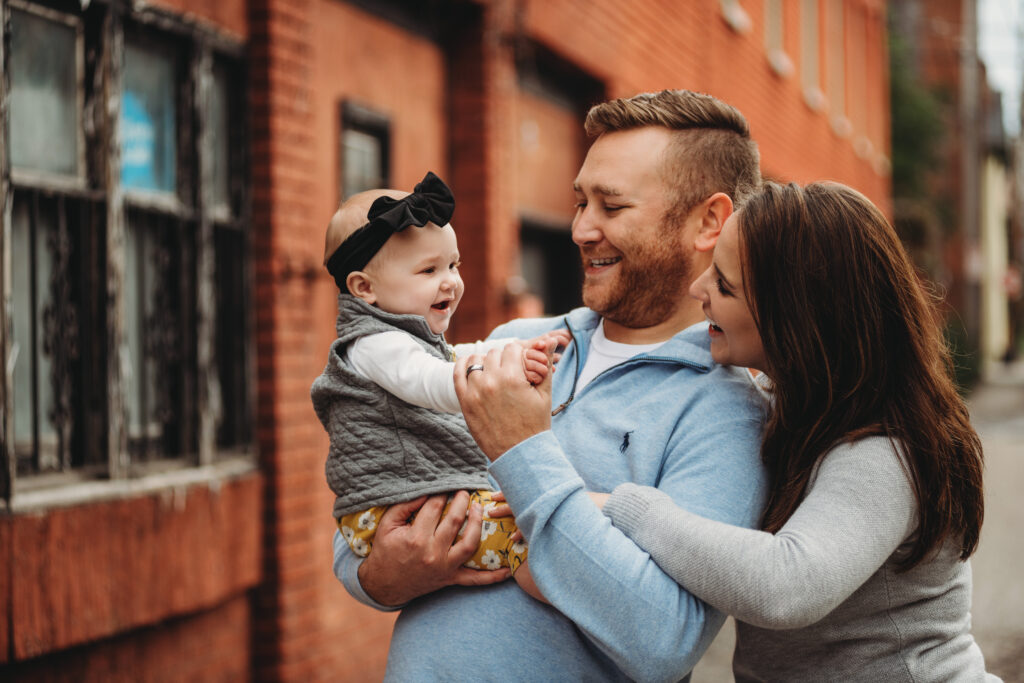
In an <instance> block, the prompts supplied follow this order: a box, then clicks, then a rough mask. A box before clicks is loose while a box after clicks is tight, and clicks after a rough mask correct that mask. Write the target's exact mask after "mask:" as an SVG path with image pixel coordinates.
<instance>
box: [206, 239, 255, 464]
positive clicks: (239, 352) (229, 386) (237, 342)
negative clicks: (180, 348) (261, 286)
mask: <svg viewBox="0 0 1024 683" xmlns="http://www.w3.org/2000/svg"><path fill="white" fill-rule="evenodd" d="M214 244H215V249H216V256H217V274H216V280H215V285H216V286H215V288H214V291H215V292H216V296H217V322H216V325H217V328H216V335H217V346H216V348H217V372H218V375H219V378H220V396H219V397H218V398H219V400H220V405H219V406H215V407H213V409H214V410H215V414H217V415H218V417H219V420H220V421H219V424H218V425H217V445H218V446H221V447H232V446H239V445H242V444H244V443H245V442H246V438H247V436H246V435H247V434H248V432H249V420H248V395H247V390H246V344H245V338H246V335H245V329H246V319H245V306H244V301H245V279H244V274H245V267H244V266H245V239H244V233H243V232H242V231H241V230H235V229H230V228H217V230H216V232H215V233H214ZM217 408H219V410H217Z"/></svg>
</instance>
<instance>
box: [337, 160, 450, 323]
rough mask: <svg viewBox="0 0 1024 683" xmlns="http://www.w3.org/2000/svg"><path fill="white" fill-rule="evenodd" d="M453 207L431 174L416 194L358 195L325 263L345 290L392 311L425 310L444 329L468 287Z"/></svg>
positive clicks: (341, 217) (344, 213) (341, 219)
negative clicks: (461, 272)
mask: <svg viewBox="0 0 1024 683" xmlns="http://www.w3.org/2000/svg"><path fill="white" fill-rule="evenodd" d="M378 200H380V201H378ZM453 208H454V199H452V198H451V193H450V191H449V190H448V188H447V186H445V185H444V182H443V181H441V179H440V178H437V177H436V176H434V175H433V174H431V173H428V174H427V176H426V177H425V178H424V179H423V181H422V182H421V183H420V184H419V185H417V186H416V191H415V192H413V193H412V194H410V193H408V192H400V191H398V190H384V189H380V190H367V191H366V192H360V193H359V194H356V195H353V196H352V197H350V198H349V199H347V200H346V201H345V202H344V203H343V204H342V205H341V207H340V208H339V209H338V211H337V212H336V213H335V214H334V216H333V217H332V218H331V221H330V223H329V224H328V226H327V236H326V239H325V244H324V264H325V265H326V266H327V270H328V271H330V273H331V274H332V275H334V279H335V282H336V283H337V284H338V287H339V288H340V289H341V290H342V291H347V292H348V293H349V294H351V295H353V296H356V297H359V298H360V299H362V300H363V301H365V302H367V303H368V304H372V305H374V306H377V307H378V308H380V309H381V310H383V311H387V312H388V313H398V314H409V313H411V314H414V315H420V316H423V317H424V318H425V319H426V321H427V324H428V325H429V326H430V329H431V331H433V332H434V333H435V334H441V333H443V332H445V331H446V330H447V329H448V325H449V323H450V322H451V318H452V315H453V314H454V313H455V309H456V308H457V307H458V305H459V301H460V300H461V299H462V293H463V289H464V286H463V283H462V278H461V277H460V276H459V247H458V243H457V242H456V239H455V231H454V230H453V229H452V226H451V224H450V223H449V222H448V220H449V219H450V217H451V211H452V209H453ZM370 216H373V218H372V219H371V218H370ZM438 221H443V222H442V223H440V224H438ZM357 233H358V234H357Z"/></svg>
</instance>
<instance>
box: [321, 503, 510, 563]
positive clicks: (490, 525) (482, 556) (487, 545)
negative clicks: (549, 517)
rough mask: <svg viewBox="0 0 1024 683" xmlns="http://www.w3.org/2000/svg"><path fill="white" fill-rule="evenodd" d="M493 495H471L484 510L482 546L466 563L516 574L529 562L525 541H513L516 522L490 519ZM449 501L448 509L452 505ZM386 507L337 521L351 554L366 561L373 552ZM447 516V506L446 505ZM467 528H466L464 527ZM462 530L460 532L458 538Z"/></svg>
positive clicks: (503, 518)
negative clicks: (504, 569) (374, 539)
mask: <svg viewBox="0 0 1024 683" xmlns="http://www.w3.org/2000/svg"><path fill="white" fill-rule="evenodd" d="M492 493H493V492H492V491H470V492H469V498H470V502H471V503H472V502H477V503H479V504H480V506H481V507H482V508H483V513H484V514H483V522H482V528H481V530H480V545H478V546H477V549H476V553H475V554H474V555H473V557H471V558H469V560H468V561H467V562H466V563H465V565H466V566H467V567H471V568H473V569H498V568H500V567H508V568H509V569H510V570H512V573H513V574H514V573H515V572H516V570H517V569H519V566H520V565H521V564H522V563H523V562H524V561H525V560H526V541H517V542H513V541H512V534H514V533H515V532H516V528H517V527H516V523H515V519H514V518H512V517H498V518H491V517H490V516H489V515H488V513H489V512H490V511H491V510H492V509H493V508H494V507H495V506H496V505H498V503H495V502H494V501H493V500H492V499H491V494H492ZM450 504H451V503H450V501H449V505H450ZM387 509H388V508H387V506H377V507H372V508H370V509H369V510H363V511H362V512H353V513H352V514H350V515H345V516H344V517H342V518H341V519H339V520H338V529H340V530H341V535H342V536H344V537H345V540H346V541H347V542H348V545H349V547H350V548H352V552H354V553H355V554H356V555H358V556H360V557H366V556H367V555H369V554H370V550H371V549H372V548H373V537H374V535H375V534H376V533H377V525H378V524H380V518H381V517H383V516H384V511H385V510H387ZM444 509H445V512H447V511H448V505H445V508H444ZM463 526H465V524H463ZM461 535H462V530H461V529H460V530H459V536H461Z"/></svg>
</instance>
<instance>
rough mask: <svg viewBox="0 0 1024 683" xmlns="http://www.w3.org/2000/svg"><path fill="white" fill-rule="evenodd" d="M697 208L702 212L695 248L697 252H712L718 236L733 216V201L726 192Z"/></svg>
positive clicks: (709, 198) (709, 199)
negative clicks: (728, 219)
mask: <svg viewBox="0 0 1024 683" xmlns="http://www.w3.org/2000/svg"><path fill="white" fill-rule="evenodd" d="M697 208H698V210H699V211H700V225H699V226H698V228H697V239H696V240H695V241H694V247H695V248H696V249H697V251H705V252H707V251H711V250H712V249H714V248H715V243H716V242H718V235H719V234H721V232H722V226H723V225H725V221H726V219H727V218H729V216H731V215H732V199H730V198H729V195H727V194H726V193H724V192H716V193H714V194H713V195H711V196H710V197H708V198H707V199H705V200H704V201H703V202H701V204H700V206H699V207H697Z"/></svg>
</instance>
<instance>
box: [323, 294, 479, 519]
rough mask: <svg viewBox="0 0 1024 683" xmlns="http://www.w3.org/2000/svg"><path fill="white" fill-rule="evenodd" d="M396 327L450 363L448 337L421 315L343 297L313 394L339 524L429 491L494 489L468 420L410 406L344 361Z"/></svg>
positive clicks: (344, 295) (328, 480) (340, 296)
mask: <svg viewBox="0 0 1024 683" xmlns="http://www.w3.org/2000/svg"><path fill="white" fill-rule="evenodd" d="M396 329H397V330H401V331H403V332H406V333H408V334H409V335H411V336H412V337H413V338H414V339H416V341H417V342H419V343H420V345H422V346H423V348H424V349H426V350H427V352H428V353H430V354H432V355H434V356H437V357H438V358H441V359H443V360H450V353H449V349H448V345H447V344H446V343H445V341H444V338H443V337H442V336H441V335H439V334H434V333H433V332H431V331H430V327H429V326H428V325H427V321H426V320H424V319H423V317H422V316H417V315H394V314H391V313H385V312H384V311H381V310H380V309H378V308H375V307H374V306H371V305H369V304H367V303H365V302H364V301H362V300H361V299H358V298H356V297H354V296H351V295H349V294H341V295H339V296H338V320H337V332H338V338H337V339H336V340H335V342H334V343H333V344H332V345H331V350H330V354H329V356H328V358H327V367H326V368H324V371H323V374H321V375H320V376H319V377H317V378H316V380H315V381H314V382H313V386H312V389H311V390H310V395H311V397H312V399H313V408H314V409H315V410H316V414H317V417H319V418H320V422H321V423H322V424H323V425H324V428H325V429H326V430H327V433H328V435H329V436H330V442H331V446H330V451H329V453H328V456H327V465H326V467H325V471H326V473H327V483H328V485H330V487H331V490H332V491H334V494H335V496H336V498H335V501H334V517H335V519H338V518H340V517H341V516H343V515H347V514H349V513H352V512H358V511H360V510H365V509H367V508H370V507H373V506H375V505H390V504H392V503H398V502H401V501H406V500H411V499H413V498H416V497H417V496H420V495H424V494H433V493H442V492H445V491H454V490H458V489H488V488H490V485H489V482H488V479H487V465H488V461H487V458H486V457H485V456H484V454H483V453H481V452H480V449H479V448H477V445H476V442H475V441H473V437H472V436H470V434H469V430H468V429H467V428H466V422H465V420H463V418H462V416H461V415H449V414H447V413H441V412H437V411H433V410H429V409H427V408H421V407H419V406H415V405H413V404H411V403H407V402H405V401H403V400H402V399H400V398H398V397H397V396H394V395H392V394H390V393H388V392H387V391H385V390H384V389H382V388H381V387H380V386H378V385H377V384H376V383H374V382H373V381H371V380H369V379H367V378H366V377H363V376H362V375H360V374H358V373H356V372H354V371H353V370H352V368H351V367H349V365H348V363H347V362H346V361H345V360H344V357H345V348H346V346H347V345H348V344H350V343H352V342H353V341H355V340H356V339H358V338H359V337H363V336H366V335H370V334H376V333H378V332H390V331H394V330H396Z"/></svg>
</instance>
